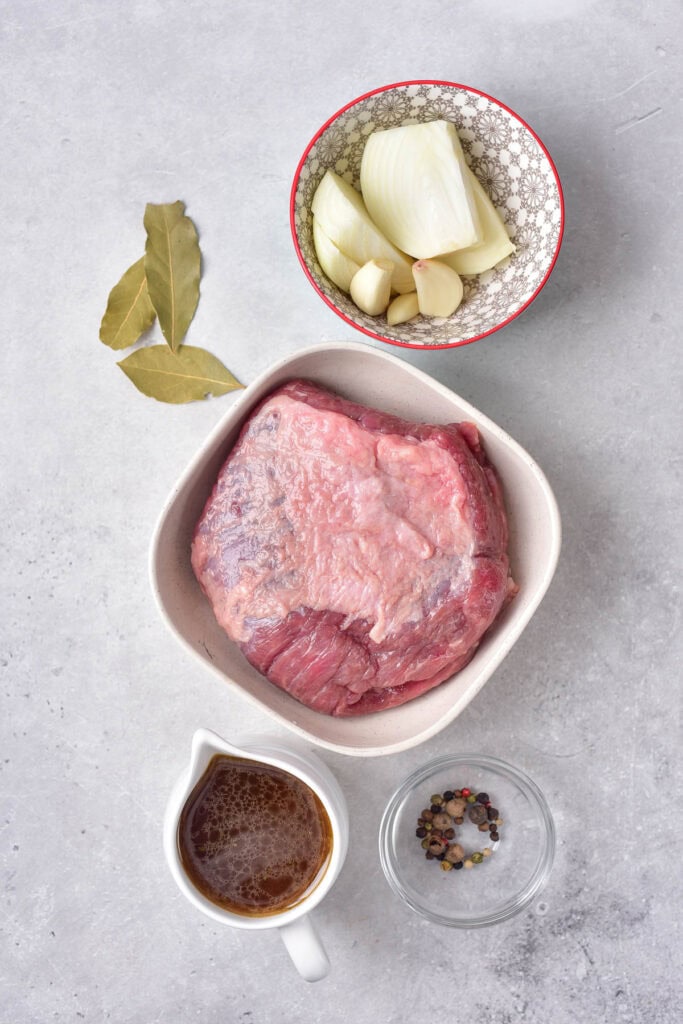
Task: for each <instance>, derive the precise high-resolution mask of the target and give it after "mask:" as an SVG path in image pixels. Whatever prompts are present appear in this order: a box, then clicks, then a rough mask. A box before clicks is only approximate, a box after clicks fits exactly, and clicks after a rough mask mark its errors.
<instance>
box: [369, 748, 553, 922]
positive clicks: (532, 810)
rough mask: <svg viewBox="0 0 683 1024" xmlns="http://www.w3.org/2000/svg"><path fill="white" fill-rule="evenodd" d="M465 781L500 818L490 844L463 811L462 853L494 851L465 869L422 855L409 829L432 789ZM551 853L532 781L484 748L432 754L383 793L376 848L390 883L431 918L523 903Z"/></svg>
mask: <svg viewBox="0 0 683 1024" xmlns="http://www.w3.org/2000/svg"><path fill="white" fill-rule="evenodd" d="M463 787H468V788H469V789H470V790H471V791H472V793H474V794H477V793H481V792H485V793H487V794H488V796H489V799H490V800H491V803H492V804H493V806H494V807H495V808H497V810H498V812H499V815H500V817H501V818H502V819H503V824H502V825H501V826H500V828H499V834H500V840H499V841H498V843H497V844H495V847H494V845H493V844H492V843H491V842H490V840H489V837H488V834H487V833H485V832H479V831H478V829H477V827H476V825H473V824H472V823H471V822H470V821H469V819H468V818H467V815H465V822H464V824H462V825H460V826H457V825H456V826H455V831H456V838H455V840H454V842H459V843H460V844H461V845H462V846H463V847H464V850H465V855H466V856H468V855H469V854H470V853H472V852H474V851H477V850H479V851H483V849H484V847H486V846H489V847H490V848H491V849H492V850H493V852H492V854H491V856H489V857H486V858H485V859H484V860H483V861H482V863H480V864H475V865H474V867H473V868H472V869H471V870H451V871H443V870H441V868H440V863H439V861H438V860H433V861H427V860H426V859H425V852H424V850H423V849H422V847H421V845H420V839H419V838H417V837H416V835H415V829H416V828H417V819H418V818H419V817H420V812H421V811H422V810H423V808H425V807H429V806H430V803H431V801H430V797H431V796H432V795H433V794H435V793H443V792H444V791H445V790H449V789H451V790H453V789H462V788H463ZM554 854H555V826H554V824H553V819H552V815H551V813H550V809H549V807H548V804H547V803H546V800H545V798H544V796H543V794H542V793H541V791H540V790H539V788H538V786H537V785H536V784H535V783H534V782H533V781H532V780H531V779H530V778H529V777H528V776H527V775H525V774H524V772H522V771H520V770H519V768H514V767H513V766H512V765H509V764H506V763H505V762H504V761H500V760H499V759H498V758H496V757H489V756H487V755H485V754H454V755H447V756H444V757H439V758H436V759H435V760H434V761H430V762H429V763H428V764H426V765H424V766H423V767H422V768H419V769H418V770H417V771H415V772H413V774H412V775H409V776H408V778H407V779H406V780H405V781H404V782H403V783H402V784H401V785H400V786H399V788H398V789H397V790H396V792H395V793H394V795H393V796H392V798H391V800H390V801H389V803H388V805H387V807H386V810H385V811H384V815H383V817H382V822H381V824H380V830H379V855H380V860H381V862H382V868H383V870H384V874H385V875H386V878H387V881H388V882H389V885H390V886H391V888H392V889H393V890H394V892H395V893H396V894H397V895H398V896H400V898H401V899H402V900H403V902H404V903H406V904H407V905H408V906H409V907H410V908H411V910H414V911H415V913H417V914H420V915H421V916H422V917H424V918H426V919H427V920H428V921H431V922H432V923H434V924H441V925H446V926H448V927H450V928H482V927H484V926H485V925H491V924H498V923H499V922H500V921H506V920H507V919H508V918H510V917H513V916H514V915H515V914H517V913H519V911H520V910H522V909H523V908H524V907H526V906H528V904H529V903H530V902H531V900H532V899H533V898H534V897H535V896H537V895H538V893H539V892H540V890H541V889H542V888H543V886H544V885H545V883H546V881H547V879H548V876H549V874H550V870H551V867H552V863H553V857H554Z"/></svg>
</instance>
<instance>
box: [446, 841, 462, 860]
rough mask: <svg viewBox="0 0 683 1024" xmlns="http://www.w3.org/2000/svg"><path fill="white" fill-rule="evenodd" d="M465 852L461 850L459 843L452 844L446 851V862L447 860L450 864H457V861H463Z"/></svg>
mask: <svg viewBox="0 0 683 1024" xmlns="http://www.w3.org/2000/svg"><path fill="white" fill-rule="evenodd" d="M464 856H465V851H464V850H463V848H462V846H461V845H460V843H453V845H452V846H449V847H448V849H447V850H446V860H449V861H450V862H451V863H452V864H457V862H458V861H459V860H463V858H464Z"/></svg>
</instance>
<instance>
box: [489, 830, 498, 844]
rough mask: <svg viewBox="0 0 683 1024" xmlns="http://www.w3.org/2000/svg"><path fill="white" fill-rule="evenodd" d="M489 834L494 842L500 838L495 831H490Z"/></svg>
mask: <svg viewBox="0 0 683 1024" xmlns="http://www.w3.org/2000/svg"><path fill="white" fill-rule="evenodd" d="M489 835H490V836H491V840H492V841H493V842H494V843H497V842H498V840H499V839H500V836H499V834H498V833H497V832H490V833H489Z"/></svg>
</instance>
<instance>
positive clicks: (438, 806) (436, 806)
mask: <svg viewBox="0 0 683 1024" xmlns="http://www.w3.org/2000/svg"><path fill="white" fill-rule="evenodd" d="M430 810H431V812H432V814H438V813H439V811H440V810H441V804H432V806H431V807H430Z"/></svg>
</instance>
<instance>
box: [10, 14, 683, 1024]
mask: <svg viewBox="0 0 683 1024" xmlns="http://www.w3.org/2000/svg"><path fill="white" fill-rule="evenodd" d="M682 27H683V26H682V20H681V15H680V7H679V5H678V4H677V3H675V2H674V0H659V2H655V0H645V2H643V3H635V2H632V0H620V2H617V0H609V2H593V3H591V2H589V0H583V2H565V3H561V2H557V3H555V2H552V0H547V2H546V3H541V2H540V0H527V2H524V0H519V2H518V3H516V4H512V3H507V2H503V0H488V2H487V0H479V2H474V0H463V2H459V3H457V2H453V3H445V2H437V0H424V2H423V3H421V4H420V5H415V4H408V3H400V2H399V3H394V4H389V3H386V2H384V0H381V2H378V3H375V4H369V3H367V2H359V0H348V2H347V3H345V4H340V5H328V4H314V3H304V2H301V0H295V2H289V3H281V4H276V3H264V2H263V0H253V2H251V3H245V2H231V0H227V2H225V0H224V2H216V0H201V2H200V0H185V2H183V3H179V2H177V0H168V2H161V0H136V2H133V0H120V2H112V3H101V2H97V0H82V2H76V0H53V2H52V3H50V4H46V3H37V2H30V0H29V2H20V0H2V2H0V58H1V59H0V96H2V103H1V104H0V152H1V157H0V167H1V174H2V188H1V190H0V204H1V206H2V251H3V271H2V285H1V294H2V313H3V325H4V326H3V332H2V333H3V343H2V346H1V350H0V351H1V356H0V358H1V360H2V388H3V398H2V404H1V407H0V408H1V415H2V420H3V425H2V432H1V437H2V488H1V489H0V504H1V506H2V521H3V523H4V531H3V539H2V549H3V553H2V565H3V588H2V615H1V621H2V640H1V645H0V667H1V670H2V680H3V685H2V697H3V712H2V724H1V726H0V728H1V730H2V731H1V740H0V834H1V836H2V847H1V850H2V853H1V856H2V902H1V904H0V906H1V910H2V913H1V914H0V929H1V931H2V947H1V950H0V975H1V978H0V981H1V984H0V1021H2V1024H24V1022H29V1021H30V1022H53V1021H74V1022H77V1021H82V1020H84V1021H92V1022H101V1021H113V1022H128V1021H130V1022H140V1024H151V1022H154V1021H159V1022H164V1024H184V1022H187V1021H195V1020H196V1021H202V1022H207V1024H213V1022H216V1024H218V1022H221V1024H222V1022H241V1024H247V1022H248V1024H289V1022H292V1021H301V1022H311V1024H315V1022H320V1024H323V1022H324V1024H337V1022H342V1021H343V1022H347V1021H354V1022H357V1024H366V1022H368V1024H369V1022H372V1024H399V1022H404V1021H416V1020H424V1021H435V1020H443V1019H444V1018H445V1019H447V1020H449V1019H450V1020H463V1021H465V1020H469V1021H474V1020H476V1021H485V1022H488V1024H511V1022H515V1021H524V1022H528V1024H550V1022H552V1024H570V1022H571V1024H574V1022H577V1021H578V1022H587V1024H594V1022H602V1021H609V1022H620V1024H636V1022H644V1024H673V1022H674V1021H677V1020H679V1019H680V1004H681V997H682V996H683V993H682V992H681V986H680V948H681V947H680V926H679V919H680V915H681V878H680V859H681V856H680V849H681V846H680V844H681V829H680V817H681V816H680V808H679V804H678V801H679V799H680V754H679V749H680V742H681V731H680V687H679V680H680V666H681V645H680V632H679V622H680V620H679V615H680V599H679V588H680V576H681V544H680V505H681V487H680V435H681V417H680V409H681V391H680V384H681V358H680V351H681V329H680V280H681V275H680V264H681V255H682V253H681V230H682V224H681V215H680V209H681V205H680V204H681V197H680V167H681V145H680V139H681V132H680V83H681V76H680V40H681V35H682V32H681V29H682ZM416 77H422V78H436V79H447V80H452V81H459V82H463V83H466V84H469V85H472V86H475V87H477V88H480V89H482V90H484V91H487V92H490V93H491V94H493V95H494V96H497V97H499V98H500V99H502V100H503V101H504V102H505V103H507V104H508V105H509V106H511V107H512V108H513V109H515V110H517V111H518V112H519V113H520V114H521V115H522V116H523V117H524V118H525V119H526V120H527V121H529V123H530V124H531V125H532V126H533V127H534V128H535V130H536V131H537V132H538V133H539V134H540V136H541V138H542V139H543V140H544V142H545V144H546V145H547V146H548V148H549V150H550V152H551V153H552V155H553V157H554V159H555V161H556V164H557V167H558V170H559V173H560V176H561V178H562V182H563V185H564V191H565V199H566V203H567V221H566V234H565V241H564V246H563V249H562V253H561V256H560V259H559V261H558V264H557V266H556V269H555V272H554V274H553V276H552V278H551V280H550V282H549V283H548V285H547V286H546V288H545V290H544V291H543V293H542V294H541V295H540V297H539V298H538V299H537V300H536V302H535V303H534V304H533V305H532V306H531V307H530V308H529V309H528V310H527V311H526V312H525V313H524V314H523V315H522V316H521V317H520V318H519V319H517V320H516V321H514V322H513V323H511V324H510V325H509V326H508V327H506V328H505V329H504V330H503V331H501V332H499V333H497V334H495V335H493V336H491V337H489V338H488V339H486V340H484V341H481V342H478V343H476V344H474V345H471V346H468V347H466V348H462V349H459V350H455V351H443V352H410V351H404V352H402V356H403V358H405V359H407V360H409V361H410V362H413V363H414V364H415V365H418V366H419V367H420V368H422V369H423V370H425V371H426V372H428V373H430V374H432V375H433V376H435V377H436V378H438V379H439V380H440V381H442V382H444V383H445V384H447V385H448V386H450V387H452V388H453V389H454V390H455V391H457V392H458V393H460V394H462V395H463V396H464V397H465V398H467V399H468V400H469V401H471V402H472V403H473V404H474V405H475V406H477V407H479V408H480V409H482V410H483V411H484V412H486V413H487V415H489V416H490V417H491V418H492V419H493V420H495V421H496V422H498V423H499V424H501V425H502V426H504V427H505V428H506V429H507V430H508V431H509V432H510V433H511V434H512V436H513V437H515V438H516V439H518V440H519V441H520V442H521V444H522V445H523V446H524V447H526V448H527V449H528V450H529V451H530V452H531V453H532V454H533V455H534V456H535V457H536V459H537V460H538V462H539V463H540V464H541V466H542V467H543V469H544V470H545V472H546V474H547V476H548V478H549V480H550V482H551V484H552V486H553V488H554V490H555V493H556V495H557V498H558V502H559V505H560V509H561V512H562V518H563V525H564V543H563V550H562V555H561V559H560V564H559V567H558V571H557V574H556V577H555V579H554V582H553V584H552V586H551V589H550V591H549V593H548V595H547V597H546V599H545V601H544V602H543V604H542V605H541V607H540V609H539V611H538V612H537V614H536V616H535V618H534V619H533V620H532V622H531V624H530V625H529V627H528V628H527V630H526V632H525V633H524V635H523V636H522V638H521V639H520V641H519V642H518V644H517V645H516V647H515V648H514V649H513V651H512V652H511V654H510V655H509V657H508V658H507V659H506V660H505V662H504V663H503V664H502V665H501V667H500V668H499V669H498V671H497V672H496V673H495V675H494V676H493V678H492V679H491V680H490V681H489V683H488V684H487V685H486V687H485V688H484V689H483V690H482V691H481V693H480V694H479V695H478V696H477V698H476V699H475V700H474V701H473V703H472V704H470V706H469V707H468V708H467V710H466V711H465V712H464V713H463V714H462V715H461V716H460V717H459V718H458V719H457V720H456V721H455V722H454V723H453V724H452V725H451V726H450V727H449V728H447V729H446V730H445V731H444V732H442V733H441V734H439V736H437V737H436V738H435V739H433V740H431V741H430V742H429V743H427V744H425V745H424V746H422V747H419V748H416V749H413V750H410V751H407V752H405V753H403V754H400V755H394V756H391V757H387V758H380V759H371V760H370V761H361V760H357V759H354V758H348V757H344V756H341V755H335V754H325V755H323V756H324V758H325V760H326V761H327V763H328V764H330V765H331V767H332V768H333V769H334V771H335V772H336V774H337V776H338V778H339V780H340V782H341V784H342V786H343V788H344V790H345V793H346V795H347V798H348V800H349V804H350V807H351V821H352V843H351V849H350V852H349V856H348V859H347V862H346V865H345V868H344V870H343V872H342V875H341V877H340V878H339V881H338V883H337V885H336V887H335V889H334V890H333V892H332V893H331V895H330V896H329V897H328V899H327V900H326V901H325V902H324V903H323V904H322V905H321V907H320V908H319V909H318V910H317V912H316V921H317V925H318V929H319V931H320V933H321V934H322V936H323V938H324V941H325V943H326V945H327V948H328V951H329V954H330V957H331V959H332V963H333V970H332V973H331V974H330V976H329V977H328V978H327V979H326V980H325V981H323V982H320V983H319V984H318V985H315V986H310V985H307V984H306V983H305V982H303V981H301V980H300V979H299V977H298V976H297V975H296V973H295V971H294V969H293V968H292V966H291V964H290V963H289V961H288V959H287V957H286V954H285V952H284V949H283V948H282V946H281V944H280V941H279V938H278V936H277V935H276V934H274V933H272V932H267V933H264V934H260V935H252V934H242V933H239V932H233V931H229V930H228V929H222V928H221V927H220V926H218V925H214V924H213V923H211V922H210V921H209V920H208V919H204V918H202V917H201V916H200V915H198V914H197V912H195V911H194V910H193V908H192V907H190V906H189V904H187V903H186V902H185V901H184V899H183V898H182V896H181V895H180V894H179V893H178V892H177V891H176V889H175V886H174V883H173V881H172V879H171V877H170V875H169V873H168V871H167V869H166V866H165V863H164V861H163V856H162V849H161V819H162V815H163V809H164V805H165V801H166V797H167V794H168V792H169V789H170V787H171V785H172V783H173V782H174V781H175V779H176V777H177V775H178V773H179V771H180V770H181V768H182V767H183V766H184V764H185V761H186V758H187V755H188V750H189V741H190V737H191V734H192V731H193V730H194V728H195V727H197V726H198V725H207V726H210V727H213V728H215V729H216V730H217V731H218V732H221V733H223V734H224V735H226V736H230V735H234V734H236V733H238V732H242V731H245V730H246V731H252V732H253V731H258V730H259V729H261V728H262V727H263V726H264V725H266V721H265V719H264V718H263V716H262V715H261V714H260V713H259V711H258V710H257V709H255V708H253V707H251V706H250V705H247V704H246V703H244V702H242V701H241V700H239V699H238V698H237V697H236V696H234V695H233V694H231V693H229V692H227V690H226V688H225V687H224V686H223V685H221V684H220V683H219V682H218V681H217V680H216V679H214V678H213V677H212V676H211V675H209V674H208V673H207V672H205V671H204V670H203V669H202V668H201V667H200V666H198V665H196V664H194V663H193V661H192V660H191V659H190V658H189V657H188V656H187V654H186V653H185V652H184V651H183V650H181V648H180V647H179V646H177V645H176V643H175V642H174V640H173V639H172V638H171V637H170V635H169V634H168V633H167V631H166V629H165V627H164V625H163V624H162V622H161V621H160V618H159V616H158V614H157V611H156V609H155V606H154V603H153V600H152V595H151V591H150V586H149V583H148V576H147V551H148V545H149V540H150V536H151V533H152V529H153V526H154V523H155V520H156V517H157V515H158V513H159V511H160V509H161V507H162V504H163V502H164V500H165V498H166V496H167V494H168V492H169V491H170V489H171V487H172V485H173V483H174V481H175V480H176V478H177V476H178V475H179V473H180V472H181V470H182V469H183V468H184V466H185V464H186V462H187V461H188V459H189V458H190V457H191V455H192V454H193V453H194V451H195V450H196V448H197V447H198V445H199V444H200V442H201V441H202V440H203V439H204V437H205V436H206V434H207V433H208V432H209V430H210V429H211V428H212V426H213V425H214V423H215V422H216V421H217V420H218V418H219V417H220V416H221V415H222V413H223V412H224V410H225V409H226V408H227V407H228V405H229V403H230V402H231V401H232V399H231V398H230V397H226V398H222V399H217V400H213V401H209V402H205V403H197V404H194V405H190V406H184V407H174V406H166V405H161V404H159V403H156V402H154V401H152V400H149V399H146V398H144V397H142V396H141V395H139V394H138V393H137V392H136V391H135V390H134V388H133V387H132V385H131V384H130V383H129V382H128V381H127V380H126V379H125V377H124V375H123V374H122V373H121V372H120V371H119V370H118V369H117V367H116V365H115V362H116V358H117V356H116V354H115V353H112V352H111V351H109V350H108V349H106V348H105V347H104V346H102V345H101V344H100V342H99V341H98V328H99V320H100V317H101V315H102V312H103V310H104V306H105V303H106V298H107V294H108V291H109V289H110V288H111V286H112V285H113V283H114V282H115V281H116V280H117V278H118V276H119V275H120V274H121V272H122V271H123V269H125V267H126V266H128V265H129V264H130V263H131V262H133V260H135V259H136V258H137V257H138V256H139V255H140V254H141V252H142V245H143V239H144V235H143V229H142V214H143V210H144V205H145V203H146V202H148V201H154V202H165V201H173V200H175V199H182V200H183V201H184V202H185V203H186V204H187V207H188V213H189V214H190V215H191V216H192V217H193V219H194V220H195V223H196V224H197V225H198V228H199V231H200V234H201V242H202V249H203V253H204V259H205V267H204V276H203V280H202V297H201V301H200V304H199V310H198V313H197V316H196V318H195V321H194V323H193V324H192V326H191V329H190V333H189V335H188V339H187V340H188V342H192V343H194V344H197V345H204V346H205V347H206V348H208V349H210V350H211V351H212V352H214V353H215V354H216V355H218V356H219V357H220V358H222V359H223V361H224V362H225V363H226V364H227V365H228V366H229V367H230V368H231V369H232V370H233V371H234V373H235V374H236V375H237V376H238V377H240V378H241V379H242V380H243V381H245V382H248V381H250V380H251V379H252V378H253V377H254V376H255V375H256V374H257V373H259V372H260V371H262V370H263V369H265V368H266V367H267V366H268V365H269V364H270V363H271V362H272V361H274V360H275V359H277V358H278V357H279V356H281V355H282V354H285V353H290V352H293V351H295V350H296V349H297V348H298V347H300V346H303V345H307V344H313V343H316V342H318V341H323V340H330V339H334V340H339V339H349V338H354V340H360V339H361V336H360V335H354V333H353V331H352V330H351V328H347V327H346V325H344V324H343V322H342V321H341V320H339V319H337V318H336V317H335V316H334V314H333V313H331V312H330V311H329V310H328V309H327V308H326V307H325V306H324V305H323V304H322V303H321V302H320V301H319V300H318V298H317V297H316V295H315V294H314V292H313V290H312V289H311V288H310V286H309V284H308V282H307V281H306V279H305V278H304V275H303V274H302V272H301V269H300V267H299V265H298V263H297V260H296V257H295V255H294V252H293V247H292V244H291V240H290V233H289V224H288V199H289V189H290V184H291V179H292V175H293V172H294V169H295V166H296V164H297V161H298V158H299V156H300V154H301V152H302V150H303V148H304V146H305V145H306V143H307V142H308V140H309V138H310V136H311V135H312V133H313V132H314V131H315V130H316V129H317V128H318V127H319V126H320V125H321V124H322V123H323V121H324V120H326V118H327V117H328V116H329V115H330V114H332V113H333V112H334V111H335V110H336V109H337V108H338V107H339V106H341V105H342V104H343V103H345V102H347V101H348V100H350V99H352V98H354V97H355V96H358V95H360V94H361V93H363V92H364V91H366V90H368V89H371V88H373V87H375V86H379V85H382V84H387V83H389V82H392V81H400V80H404V79H407V78H416ZM368 344H372V342H370V341H368ZM463 749H464V750H478V751H483V752H487V753H491V754H495V755H498V756H499V757H502V758H504V759H506V760H509V761H511V762H513V763H514V764H517V765H519V766H520V767H522V768H523V769H525V770H526V771H527V772H528V773H529V774H530V775H531V776H532V777H533V778H534V779H535V780H536V782H537V783H538V784H539V785H540V787H541V788H542V789H543V791H544V792H545V794H546V795H547V798H548V800H549V802H550V805H551V807H552V810H553V813H554V816H555V821H556V825H557V830H558V849H557V857H556V861H555V866H554V869H553V872H552V876H551V878H550V881H549V884H548V886H547V888H546V889H545V891H544V892H543V893H542V894H541V896H540V897H539V898H538V899H537V900H535V901H534V903H533V904H532V905H531V906H530V907H529V908H528V909H527V910H525V911H524V912H523V913H522V914H520V915H519V916H518V917H516V918H514V919H513V920H511V921H508V922H507V923H505V924H502V925H499V926H497V927H494V928H490V929H484V930H481V931H475V932H456V931H451V930H446V929H439V928H434V927H432V926H430V925H428V924H426V923H425V922H423V921H422V920H421V919H420V918H418V917H416V916H415V915H413V914H412V913H411V912H410V911H409V910H408V909H406V908H405V907H404V906H403V905H402V904H401V903H400V902H399V901H397V899H396V898H395V897H394V896H393V895H392V893H391V891H390V890H389V888H388V886H387V885H386V883H385V880H384V877H383V875H382V873H381V869H380V865H379V861H378V857H377V852H376V836H377V827H378V822H379V817H380V814H381V810H382V807H383V806H384V803H385V802H386V800H387V798H388V797H389V795H390V793H391V792H392V791H393V789H394V787H395V785H396V783H397V782H398V781H399V780H400V779H401V778H402V777H403V776H404V775H405V774H407V773H408V772H409V771H410V770H412V769H413V768H415V767H416V766H418V765H419V764H421V763H422V762H423V761H424V760H426V759H428V758H431V757H433V756H436V755H437V754H440V753H446V752H449V751H453V750H456V751H457V750H463Z"/></svg>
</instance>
